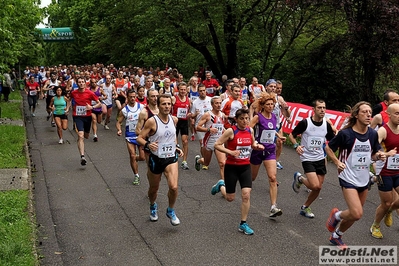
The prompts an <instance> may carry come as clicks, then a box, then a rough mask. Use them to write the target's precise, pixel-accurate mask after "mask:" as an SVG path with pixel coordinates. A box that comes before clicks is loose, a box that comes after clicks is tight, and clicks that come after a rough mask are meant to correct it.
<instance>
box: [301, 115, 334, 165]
mask: <svg viewBox="0 0 399 266" xmlns="http://www.w3.org/2000/svg"><path fill="white" fill-rule="evenodd" d="M306 122H307V127H306V130H305V131H304V132H303V133H302V139H301V145H303V146H304V148H303V154H302V155H301V156H300V157H299V158H300V159H301V161H302V162H305V161H310V162H316V161H320V160H322V159H324V157H325V156H324V149H323V146H324V144H325V142H326V135H327V121H326V119H325V118H323V123H322V124H321V126H316V125H314V124H313V122H312V118H311V117H308V118H306Z"/></svg>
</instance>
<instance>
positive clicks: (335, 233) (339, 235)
mask: <svg viewBox="0 0 399 266" xmlns="http://www.w3.org/2000/svg"><path fill="white" fill-rule="evenodd" d="M343 234H344V232H341V231H339V229H338V228H337V229H336V230H335V231H334V233H333V237H334V238H340V237H341V236H342V235H343Z"/></svg>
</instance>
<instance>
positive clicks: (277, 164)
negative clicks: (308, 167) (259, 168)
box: [276, 162, 283, 170]
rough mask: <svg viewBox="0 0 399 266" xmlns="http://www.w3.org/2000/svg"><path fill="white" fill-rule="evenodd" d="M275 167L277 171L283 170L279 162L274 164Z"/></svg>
mask: <svg viewBox="0 0 399 266" xmlns="http://www.w3.org/2000/svg"><path fill="white" fill-rule="evenodd" d="M276 167H277V169H278V170H282V169H283V165H282V164H281V162H276Z"/></svg>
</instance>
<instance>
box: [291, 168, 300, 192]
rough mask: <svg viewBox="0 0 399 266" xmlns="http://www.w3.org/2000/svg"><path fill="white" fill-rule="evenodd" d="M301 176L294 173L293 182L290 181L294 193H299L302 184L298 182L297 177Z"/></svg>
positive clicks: (298, 173)
mask: <svg viewBox="0 0 399 266" xmlns="http://www.w3.org/2000/svg"><path fill="white" fill-rule="evenodd" d="M300 176H302V175H301V173H300V172H295V174H294V181H292V189H293V190H294V192H295V193H299V189H300V188H301V185H302V182H301V181H299V177H300Z"/></svg>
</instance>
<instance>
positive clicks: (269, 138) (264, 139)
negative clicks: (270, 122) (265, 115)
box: [259, 130, 276, 144]
mask: <svg viewBox="0 0 399 266" xmlns="http://www.w3.org/2000/svg"><path fill="white" fill-rule="evenodd" d="M275 136H276V131H275V130H263V131H262V135H261V136H260V140H259V142H260V143H267V144H273V143H274V138H275Z"/></svg>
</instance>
